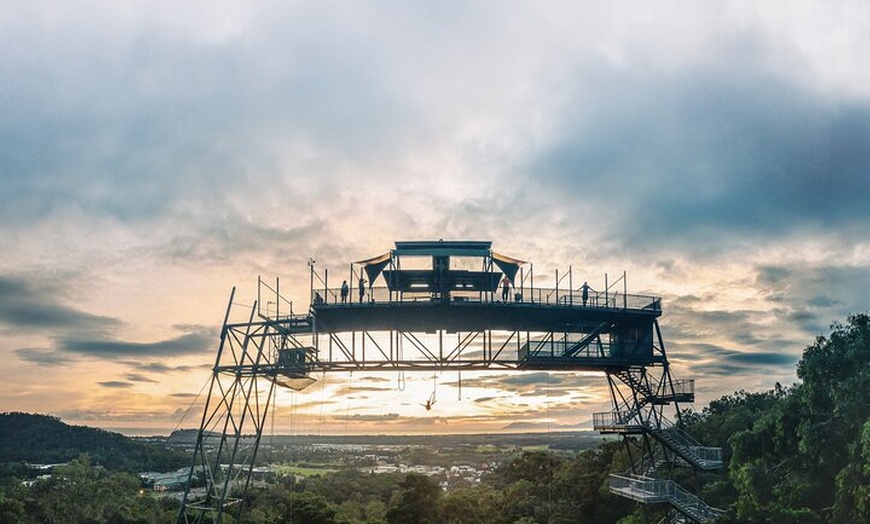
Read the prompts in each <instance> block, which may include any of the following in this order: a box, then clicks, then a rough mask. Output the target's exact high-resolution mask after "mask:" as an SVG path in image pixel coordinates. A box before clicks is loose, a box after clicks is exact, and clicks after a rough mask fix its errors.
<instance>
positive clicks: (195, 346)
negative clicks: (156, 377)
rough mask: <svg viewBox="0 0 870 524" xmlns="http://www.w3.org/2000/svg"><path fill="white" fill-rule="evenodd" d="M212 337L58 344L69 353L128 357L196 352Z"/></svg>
mask: <svg viewBox="0 0 870 524" xmlns="http://www.w3.org/2000/svg"><path fill="white" fill-rule="evenodd" d="M212 345H213V339H212V338H211V337H209V336H205V335H203V334H200V333H188V334H186V335H180V336H178V337H175V338H171V339H168V340H162V341H159V342H150V343H148V342H124V341H121V340H109V339H104V338H99V339H85V340H82V339H64V340H61V341H59V346H60V348H61V349H63V350H64V351H69V352H71V353H78V354H85V355H90V356H99V357H105V358H129V357H132V356H136V357H143V358H147V357H154V356H174V355H188V354H197V353H201V352H203V351H205V350H207V349H209V348H210V347H211V346H212Z"/></svg>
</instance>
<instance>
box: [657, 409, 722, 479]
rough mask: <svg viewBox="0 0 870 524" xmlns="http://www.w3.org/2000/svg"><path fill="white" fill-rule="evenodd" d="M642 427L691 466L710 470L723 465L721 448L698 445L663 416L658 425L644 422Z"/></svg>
mask: <svg viewBox="0 0 870 524" xmlns="http://www.w3.org/2000/svg"><path fill="white" fill-rule="evenodd" d="M644 429H645V430H646V431H647V432H648V433H649V434H650V435H652V436H653V437H654V438H655V439H656V440H658V441H659V442H661V443H662V444H663V445H664V446H665V447H666V448H668V449H669V450H671V451H673V452H674V453H675V454H676V455H677V456H678V457H680V458H681V459H683V460H684V461H685V462H687V463H688V464H690V465H691V466H692V467H695V468H697V469H701V470H704V471H710V470H714V469H721V468H722V467H724V465H725V463H724V462H723V460H722V448H713V447H707V446H702V445H700V444H699V443H698V441H696V440H695V439H693V438H692V437H691V435H689V434H688V433H686V432H685V431H683V430H682V429H680V428H678V427H677V426H675V425H673V424H672V423H671V422H670V421H668V420H667V419H664V418H663V419H662V424H661V425H660V426H659V427H654V426H653V425H651V424H646V425H644Z"/></svg>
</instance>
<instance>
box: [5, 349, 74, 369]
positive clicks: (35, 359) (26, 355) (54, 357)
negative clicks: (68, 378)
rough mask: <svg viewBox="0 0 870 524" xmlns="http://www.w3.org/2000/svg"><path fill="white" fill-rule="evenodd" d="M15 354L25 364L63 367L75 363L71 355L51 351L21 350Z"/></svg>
mask: <svg viewBox="0 0 870 524" xmlns="http://www.w3.org/2000/svg"><path fill="white" fill-rule="evenodd" d="M15 354H16V355H18V358H20V359H21V360H24V361H25V362H32V363H34V364H39V365H44V366H62V365H67V364H70V363H72V362H74V361H75V360H74V359H72V358H70V356H69V355H65V354H63V353H60V352H58V351H55V350H51V349H38V348H21V349H16V350H15Z"/></svg>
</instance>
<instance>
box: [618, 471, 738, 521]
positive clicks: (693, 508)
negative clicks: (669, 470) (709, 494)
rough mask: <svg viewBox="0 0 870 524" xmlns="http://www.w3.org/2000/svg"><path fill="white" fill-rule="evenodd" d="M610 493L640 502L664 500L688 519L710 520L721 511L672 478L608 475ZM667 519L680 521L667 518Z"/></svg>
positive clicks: (648, 502) (720, 513)
mask: <svg viewBox="0 0 870 524" xmlns="http://www.w3.org/2000/svg"><path fill="white" fill-rule="evenodd" d="M609 488H610V492H611V493H614V494H616V495H620V496H622V497H625V498H628V499H631V500H634V501H637V502H641V503H644V504H656V503H665V502H666V503H668V504H670V505H671V506H673V507H674V509H676V510H677V511H679V512H680V515H682V516H683V517H684V518H685V519H688V520H689V521H691V522H698V523H701V524H703V523H706V522H712V521H714V520H716V519H717V518H719V517H720V516H722V515H723V514H724V511H722V510H720V509H717V508H714V507H712V506H710V505H708V504H707V503H706V502H704V501H703V500H701V499H700V498H698V497H696V496H695V495H692V494H691V493H689V492H688V491H687V490H686V489H685V488H683V487H682V486H680V485H679V484H677V483H676V482H674V481H673V480H660V479H651V478H647V477H630V476H624V475H610V483H609ZM670 522H681V520H675V519H671V521H670Z"/></svg>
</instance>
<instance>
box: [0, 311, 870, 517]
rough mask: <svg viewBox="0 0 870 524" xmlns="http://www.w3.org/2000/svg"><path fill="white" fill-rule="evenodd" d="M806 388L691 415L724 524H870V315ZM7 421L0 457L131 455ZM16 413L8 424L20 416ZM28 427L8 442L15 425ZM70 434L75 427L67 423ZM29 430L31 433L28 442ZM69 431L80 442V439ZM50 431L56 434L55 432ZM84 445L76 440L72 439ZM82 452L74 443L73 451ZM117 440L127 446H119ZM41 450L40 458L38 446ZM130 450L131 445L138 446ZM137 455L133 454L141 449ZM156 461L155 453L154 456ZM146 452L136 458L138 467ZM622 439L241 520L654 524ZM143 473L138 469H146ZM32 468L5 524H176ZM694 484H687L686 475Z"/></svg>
mask: <svg viewBox="0 0 870 524" xmlns="http://www.w3.org/2000/svg"><path fill="white" fill-rule="evenodd" d="M798 376H799V377H800V379H801V381H802V382H800V383H798V384H797V385H795V386H792V387H789V388H784V387H782V386H780V385H777V386H776V387H775V388H774V389H773V390H772V391H768V392H763V393H750V392H746V391H739V392H736V393H734V394H732V395H726V396H724V397H722V398H720V399H718V400H715V401H713V402H711V403H710V405H709V406H707V407H706V408H704V410H703V411H701V412H687V413H684V414H683V416H682V424H683V425H684V426H686V429H687V430H688V431H689V432H690V433H691V434H692V435H694V436H695V437H696V438H697V439H698V440H699V441H701V442H703V443H704V444H705V445H710V446H721V447H723V448H724V449H725V450H726V459H727V462H728V471H727V474H725V475H716V474H713V473H703V474H700V475H698V476H697V477H694V476H690V475H691V474H690V473H689V472H685V471H676V472H675V475H676V476H677V477H678V480H679V481H680V482H681V483H683V482H684V481H686V485H688V484H689V483H691V482H694V481H697V485H698V486H699V487H700V488H701V491H702V493H701V494H702V497H703V498H704V499H705V500H706V501H707V502H708V503H710V504H712V505H714V506H716V507H721V508H727V509H728V514H727V515H726V516H725V517H723V518H722V519H721V520H722V522H732V523H737V522H776V523H790V524H816V523H821V522H832V523H852V522H870V413H868V410H870V402H868V393H867V392H868V391H870V319H868V316H867V315H856V316H853V317H850V318H849V319H848V322H847V323H846V324H835V325H834V326H833V328H832V333H831V335H830V336H829V337H819V338H818V339H816V341H815V342H814V343H813V344H812V345H811V346H809V347H807V348H806V351H805V352H804V355H803V358H802V359H801V361H800V363H799V364H798ZM0 417H3V418H0V421H2V425H0V451H3V452H4V453H6V457H7V460H9V458H10V457H18V458H17V459H16V460H25V459H23V458H21V457H33V456H34V455H32V454H31V453H32V452H33V451H32V450H29V448H30V447H29V446H24V447H23V449H21V450H16V449H14V445H13V444H12V443H13V442H16V441H18V439H21V438H24V437H22V436H21V435H30V434H32V432H33V431H37V430H36V429H35V428H43V430H44V431H45V432H46V434H45V435H41V436H39V437H33V438H39V439H42V440H41V442H43V444H45V443H52V444H51V446H53V447H51V448H50V450H49V451H48V452H46V453H45V454H43V455H41V458H39V459H33V458H29V459H27V460H34V461H43V462H52V460H49V457H57V460H56V461H61V459H63V458H64V457H66V456H67V454H69V453H72V452H73V451H74V450H77V449H81V448H82V447H85V445H87V446H88V447H89V449H95V450H96V451H95V452H96V453H98V455H97V457H96V458H94V460H93V461H94V462H96V460H97V458H98V459H99V460H100V461H101V462H103V463H105V464H106V467H107V468H108V467H109V466H110V464H109V463H108V461H107V458H109V457H112V456H113V453H123V451H122V450H123V449H125V448H124V446H127V445H128V444H127V443H123V440H122V439H123V437H121V436H120V435H117V436H116V435H114V434H109V433H107V432H99V431H98V430H97V432H96V433H87V434H85V433H77V431H78V429H82V428H78V429H75V430H70V429H65V428H64V427H63V426H65V425H63V424H62V423H61V422H60V421H58V420H57V419H51V418H50V417H43V418H40V417H37V418H34V416H31V415H26V416H23V418H22V415H21V414H6V415H2V416H0ZM10 417H11V418H10ZM13 419H14V420H15V421H17V422H21V423H22V424H23V425H24V426H26V427H27V426H29V428H30V429H27V431H25V432H24V433H21V432H18V433H16V434H15V435H14V436H10V434H11V430H10V429H9V426H8V425H9V423H10V421H11V420H13ZM67 428H68V426H67ZM28 432H30V433H28ZM64 432H69V433H68V434H73V433H75V434H76V435H83V436H82V439H83V440H82V442H81V443H75V441H74V439H73V441H69V440H64V439H63V438H62V437H61V436H62V435H63V434H64ZM51 435H54V436H51ZM76 438H78V437H76ZM70 442H73V443H74V444H75V445H72V444H70ZM113 442H121V444H118V445H117V446H115V444H112V443H113ZM34 449H35V448H34ZM128 449H133V448H128ZM132 453H133V454H134V456H135V454H136V453H137V452H136V451H133V452H132ZM146 456H147V455H146ZM141 457H142V455H140V456H139V458H137V459H136V460H141ZM623 460H624V458H623V457H622V447H621V443H616V442H609V443H605V444H602V445H601V446H599V447H598V448H595V449H589V450H585V451H582V452H580V453H578V454H576V455H575V456H568V455H565V454H559V453H553V452H547V451H528V452H524V453H521V454H518V455H516V456H514V458H513V459H511V460H509V461H506V462H504V463H503V465H502V466H501V467H500V468H499V469H498V470H497V471H496V472H494V473H491V474H489V475H488V476H485V477H484V479H483V482H481V483H480V484H479V485H475V486H473V487H453V488H451V489H449V490H447V491H443V490H442V489H441V488H440V486H439V485H438V482H437V480H435V479H433V478H430V477H426V476H422V475H415V474H409V475H401V474H386V475H375V474H370V473H362V472H359V471H356V470H352V469H347V470H341V471H337V472H334V473H326V474H324V475H323V476H319V477H313V478H307V479H305V480H302V481H299V482H296V481H295V480H294V479H293V477H286V478H285V479H284V480H281V481H279V482H278V483H275V484H271V485H269V486H266V487H257V488H254V489H252V490H251V492H250V493H249V496H248V500H247V506H246V508H245V512H244V513H243V515H244V517H243V522H244V523H245V524H283V523H286V522H294V523H306V524H398V523H402V524H414V523H421V524H428V523H435V522H439V523H440V522H444V523H449V524H539V523H541V524H542V523H548V524H574V523H604V522H620V523H622V524H634V523H639V522H648V521H652V522H655V521H658V520H659V519H660V518H662V517H663V516H664V513H663V510H662V509H658V508H655V507H652V508H649V507H648V508H645V509H646V510H647V512H646V514H644V513H643V512H642V511H639V510H636V508H637V506H636V505H634V504H632V503H630V502H627V501H625V500H624V499H620V498H617V497H615V496H613V495H611V494H610V493H609V490H608V489H607V481H608V475H609V474H610V473H612V472H621V471H623V470H624V469H625V465H624V463H623ZM140 463H141V462H140ZM26 474H29V471H28V470H27V468H25V467H24V466H22V465H20V464H16V463H7V464H6V465H5V466H4V467H3V469H0V522H2V523H3V524H6V523H10V524H35V523H49V524H51V523H60V522H63V523H71V524H78V523H89V524H91V523H93V524H99V523H104V522H105V523H109V522H112V523H121V524H151V523H154V524H157V523H170V522H174V518H175V514H176V512H177V503H174V502H173V500H172V499H171V498H164V499H157V498H152V497H151V496H148V495H147V494H146V495H144V496H143V495H140V494H139V492H138V481H137V480H136V478H135V477H133V476H132V475H130V474H127V473H119V472H114V473H113V472H111V471H109V470H107V469H104V468H102V467H99V466H95V465H93V464H92V458H91V457H88V456H83V457H81V458H80V459H77V460H73V461H72V462H70V463H69V465H68V466H66V467H64V468H60V469H59V470H57V471H56V474H55V475H53V476H52V477H51V478H50V479H47V480H41V481H38V482H36V483H35V484H34V485H33V486H32V487H30V488H27V487H25V486H23V485H22V484H21V483H20V482H19V481H18V480H17V479H16V478H15V477H16V476H18V475H26ZM681 476H684V478H679V477H681Z"/></svg>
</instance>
